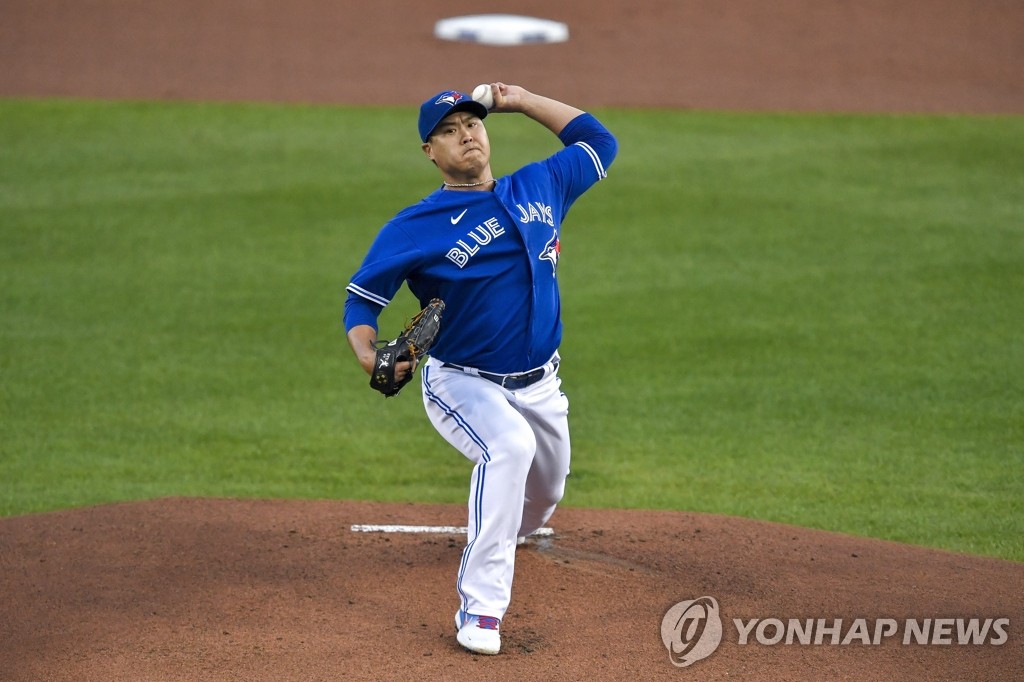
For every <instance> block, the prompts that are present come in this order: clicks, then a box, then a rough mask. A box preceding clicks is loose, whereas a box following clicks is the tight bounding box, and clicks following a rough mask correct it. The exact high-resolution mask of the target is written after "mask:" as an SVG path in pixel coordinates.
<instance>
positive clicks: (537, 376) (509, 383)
mask: <svg viewBox="0 0 1024 682" xmlns="http://www.w3.org/2000/svg"><path fill="white" fill-rule="evenodd" d="M441 366H442V367H450V368H451V369H458V370H461V371H463V372H466V373H467V374H473V375H476V376H479V377H482V378H484V379H487V380H488V381H493V382H494V383H496V384H498V385H499V386H501V387H502V388H504V389H507V390H509V391H518V390H519V389H521V388H526V387H527V386H532V385H534V384H535V383H537V382H538V381H540V380H541V379H543V378H544V375H545V374H546V373H547V370H546V369H545V368H544V367H538V368H537V369H531V370H530V371H529V372H523V373H522V374H492V373H490V372H480V371H477V370H469V369H468V368H466V367H463V366H462V365H456V364H454V363H451V362H446V363H444V364H443V365H441ZM555 369H558V363H557V362H555V364H554V368H553V369H552V371H554V370H555Z"/></svg>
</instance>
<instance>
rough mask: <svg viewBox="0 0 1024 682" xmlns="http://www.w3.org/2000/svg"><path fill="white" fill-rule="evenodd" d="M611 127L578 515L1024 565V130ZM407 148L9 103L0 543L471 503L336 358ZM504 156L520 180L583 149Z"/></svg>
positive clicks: (697, 118)
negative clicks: (46, 531)
mask: <svg viewBox="0 0 1024 682" xmlns="http://www.w3.org/2000/svg"><path fill="white" fill-rule="evenodd" d="M598 113H599V115H600V116H601V118H602V119H603V120H604V121H605V122H606V123H607V124H608V125H609V126H610V127H611V128H613V130H614V131H615V132H616V133H617V135H618V137H619V141H620V155H619V159H618V161H617V162H616V164H615V165H614V166H613V167H612V169H611V173H610V177H609V179H608V180H607V181H606V182H603V183H601V184H599V185H598V186H597V187H595V188H594V189H593V190H592V191H591V192H590V193H589V194H588V195H587V196H586V197H584V198H583V199H582V200H581V201H580V202H579V203H578V204H577V205H576V207H575V208H574V209H573V212H572V214H571V215H570V218H569V221H568V222H567V224H566V226H565V230H564V233H563V239H562V256H563V259H562V261H561V267H560V276H561V278H562V286H563V296H564V301H563V306H564V317H565V326H566V340H565V343H564V344H563V359H564V364H563V370H562V374H563V377H564V379H565V385H564V387H565V389H566V392H567V393H568V394H569V396H570V398H571V400H572V415H571V420H572V426H573V429H574V431H573V437H574V453H573V454H574V467H573V476H572V478H571V480H570V485H569V487H568V491H567V495H566V499H565V504H566V505H568V506H577V507H581V506H596V507H624V508H660V509H679V510H692V511H703V512H713V513H721V514H731V515H738V516H744V517H749V518H756V519H765V520H771V521H781V522H785V523H792V524H798V525H802V526H809V527H815V528H823V529H829V530H835V531H841V532H846V533H853V534H859V535H866V536H872V537H880V538H889V539H894V540H899V541H905V542H911V543H916V544H924V545H930V546H935V547H941V548H948V549H953V550H957V551H965V552H971V553H977V554H986V555H993V556H999V557H1005V558H1009V559H1014V560H1017V561H1024V118H1022V117H991V118H982V117H923V116H921V117H918V116H826V115H753V114H724V113H702V112H669V111H647V112H638V111H621V110H615V111H601V112H598ZM413 119H414V111H413V110H412V109H411V108H410V109H371V108H333V107H296V106H292V107H286V106H263V105H238V104H233V105H228V104H224V105H214V104H156V103H96V102H65V101H19V100H5V101H4V100H0V259H2V264H0V312H2V318H0V319H2V322H0V363H2V364H0V371H2V384H0V514H3V515H17V514H26V513H32V512H38V511H45V510H53V509H59V508H68V507H77V506H82V505H92V504H98V503H105V502H110V501H115V500H138V499H147V498H154V497H160V496H167V495H189V496H192V495H197V496H199V495H201V496H231V497H274V498H277V497H284V498H329V499H330V498H336V499H375V500H388V501H406V500H407V501H423V502H446V503H453V502H462V501H463V499H464V496H465V494H466V489H467V480H468V479H467V476H468V467H469V465H468V463H467V462H465V460H463V459H462V458H461V457H460V456H459V455H458V454H457V453H455V452H454V451H453V450H450V449H449V446H447V445H446V444H445V443H444V442H443V441H442V440H441V439H440V437H439V436H437V434H436V433H434V431H433V429H432V428H431V427H430V426H429V424H428V423H427V421H426V419H425V417H424V416H423V414H422V406H421V404H420V401H419V397H418V392H417V391H415V390H408V389H407V391H406V393H405V394H403V395H402V396H400V397H399V398H398V399H395V400H388V401H385V400H383V399H382V398H381V397H380V396H379V395H377V394H375V393H373V392H372V391H370V389H369V388H368V387H367V385H366V384H367V379H366V377H365V375H363V374H362V373H361V371H360V370H359V368H358V367H357V365H356V363H355V361H354V360H353V359H352V358H351V356H350V352H349V350H348V347H347V344H346V342H345V339H344V333H343V330H342V329H341V325H340V318H341V311H342V302H343V299H344V287H345V285H346V284H347V283H348V277H349V276H350V275H351V274H352V272H353V271H354V270H355V269H356V267H357V266H358V263H359V261H360V259H361V257H362V255H363V253H364V251H365V249H366V247H367V246H368V245H369V242H370V240H371V239H372V238H373V235H374V234H375V233H376V231H377V229H378V228H379V227H380V225H381V224H382V223H383V222H384V221H385V220H386V219H387V218H389V217H390V216H391V215H392V214H393V213H394V212H395V211H397V210H398V209H399V208H401V207H403V206H405V205H406V204H409V203H412V202H414V201H416V200H418V199H419V198H420V197H421V196H423V195H424V194H426V193H427V192H429V191H430V190H431V189H432V188H433V187H435V186H436V185H437V184H438V182H439V179H438V176H437V175H436V171H434V169H433V168H432V167H431V166H430V165H429V162H427V160H426V159H425V158H424V157H423V155H422V154H420V152H419V151H418V148H417V147H418V140H417V138H416V133H415V128H414V122H413ZM488 128H489V130H490V133H491V138H492V143H493V146H494V157H495V158H494V167H495V172H496V173H499V174H502V173H507V172H510V171H511V170H513V169H514V168H516V167H517V166H519V165H520V164H522V163H525V162H527V161H529V160H532V159H534V158H537V157H539V156H541V155H545V154H547V153H549V152H550V151H553V150H554V149H555V148H556V141H555V140H554V139H553V138H552V137H551V136H550V135H549V134H547V133H545V132H544V131H542V130H540V129H539V127H537V126H535V125H533V124H530V123H529V122H526V121H523V120H521V119H519V118H517V117H507V116H506V117H499V116H494V117H493V118H492V119H489V126H488ZM414 308H415V303H414V302H413V300H412V297H411V296H409V295H408V294H407V293H403V295H402V296H400V297H399V299H398V300H397V301H396V303H395V305H393V306H391V307H390V308H389V309H388V310H387V311H385V315H384V317H383V318H382V319H383V329H382V335H384V336H390V335H393V333H394V332H395V331H397V329H398V328H399V327H400V325H401V324H402V322H403V321H404V319H405V318H406V317H408V316H409V315H410V314H411V313H412V312H413V311H414Z"/></svg>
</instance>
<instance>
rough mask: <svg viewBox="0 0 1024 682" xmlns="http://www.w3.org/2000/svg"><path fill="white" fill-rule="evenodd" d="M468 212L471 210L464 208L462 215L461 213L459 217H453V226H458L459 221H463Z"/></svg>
mask: <svg viewBox="0 0 1024 682" xmlns="http://www.w3.org/2000/svg"><path fill="white" fill-rule="evenodd" d="M468 210H469V209H468V208H464V209H462V213H460V214H459V215H457V216H452V218H451V221H452V225H458V224H459V221H460V220H462V216H464V215H466V211H468Z"/></svg>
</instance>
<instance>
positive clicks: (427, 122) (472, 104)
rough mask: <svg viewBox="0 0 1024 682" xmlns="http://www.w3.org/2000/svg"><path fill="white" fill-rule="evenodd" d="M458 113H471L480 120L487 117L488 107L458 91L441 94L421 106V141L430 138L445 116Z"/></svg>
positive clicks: (446, 91)
mask: <svg viewBox="0 0 1024 682" xmlns="http://www.w3.org/2000/svg"><path fill="white" fill-rule="evenodd" d="M457 111H471V112H473V113H474V114H476V115H477V116H479V117H480V118H484V117H485V116H487V107H485V106H484V105H483V104H480V102H477V101H476V100H474V99H473V98H472V97H470V96H469V95H467V94H466V93H464V92H459V91H458V90H445V91H444V92H439V93H437V94H436V95H434V96H433V97H431V98H430V99H428V100H427V101H426V102H424V103H423V104H422V105H421V106H420V139H421V140H423V141H424V142H426V141H427V138H429V137H430V133H432V132H433V131H434V128H436V127H437V124H438V123H440V122H441V119H443V118H444V117H445V116H448V115H449V114H454V113H455V112H457Z"/></svg>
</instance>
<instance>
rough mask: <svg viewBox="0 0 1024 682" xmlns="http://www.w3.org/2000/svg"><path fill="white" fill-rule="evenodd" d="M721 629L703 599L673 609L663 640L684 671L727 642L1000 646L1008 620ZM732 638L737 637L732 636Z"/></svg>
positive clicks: (782, 621) (779, 621) (740, 621)
mask: <svg viewBox="0 0 1024 682" xmlns="http://www.w3.org/2000/svg"><path fill="white" fill-rule="evenodd" d="M732 626H733V627H732V633H730V632H728V628H726V627H725V626H724V625H723V621H722V617H721V613H720V609H719V605H718V601H717V600H716V599H715V598H714V597H709V596H704V597H699V598H697V599H690V600H687V601H681V602H679V603H678V604H675V605H674V606H672V607H671V608H670V609H669V610H668V611H667V612H666V613H665V616H664V617H663V618H662V620H661V640H662V642H663V643H664V644H665V648H666V649H668V656H669V660H670V661H672V664H673V665H675V666H678V667H680V668H685V667H687V666H689V665H693V664H694V663H696V662H697V661H700V660H702V659H705V658H707V657H708V656H710V655H711V654H713V653H714V652H715V650H717V649H718V647H719V645H720V644H721V643H722V640H723V639H727V640H728V641H731V642H734V643H735V644H737V645H739V646H751V645H754V646H776V645H781V646H850V645H861V646H879V645H881V644H884V643H887V642H897V643H900V644H902V645H903V646H913V645H920V646H1002V645H1003V644H1005V643H1006V642H1007V640H1008V639H1009V632H1010V619H1009V618H904V619H896V618H852V619H844V618H778V617H768V618H733V619H732ZM729 634H732V635H734V636H733V637H731V638H730V637H728V635H729Z"/></svg>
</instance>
